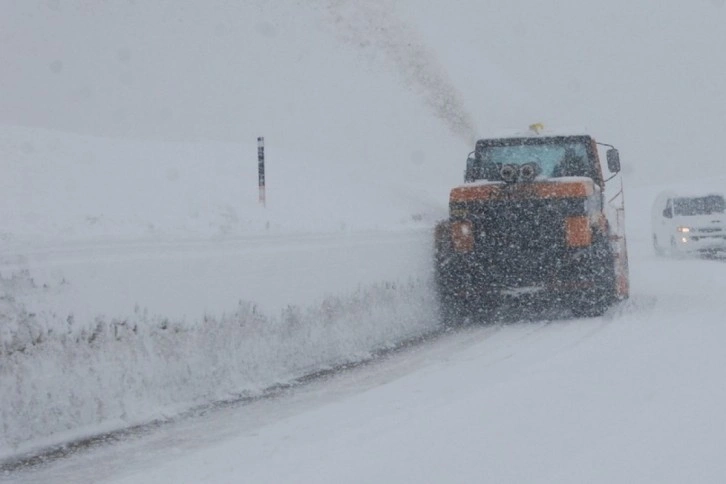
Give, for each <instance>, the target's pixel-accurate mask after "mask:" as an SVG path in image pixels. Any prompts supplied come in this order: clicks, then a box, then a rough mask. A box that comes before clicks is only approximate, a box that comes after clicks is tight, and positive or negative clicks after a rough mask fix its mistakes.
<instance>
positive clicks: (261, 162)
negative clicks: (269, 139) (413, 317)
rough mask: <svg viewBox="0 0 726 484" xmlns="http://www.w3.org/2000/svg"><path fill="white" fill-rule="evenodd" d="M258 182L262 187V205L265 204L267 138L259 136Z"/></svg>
mask: <svg viewBox="0 0 726 484" xmlns="http://www.w3.org/2000/svg"><path fill="white" fill-rule="evenodd" d="M257 184H258V186H259V188H260V205H262V206H263V207H264V206H265V204H266V202H265V138H264V136H260V137H258V138H257Z"/></svg>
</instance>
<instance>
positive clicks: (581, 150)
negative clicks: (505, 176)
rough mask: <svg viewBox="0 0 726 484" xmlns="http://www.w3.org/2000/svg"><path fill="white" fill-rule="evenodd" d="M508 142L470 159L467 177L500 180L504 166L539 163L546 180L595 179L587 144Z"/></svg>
mask: <svg viewBox="0 0 726 484" xmlns="http://www.w3.org/2000/svg"><path fill="white" fill-rule="evenodd" d="M507 141H509V142H508V143H501V144H491V145H487V146H484V147H482V148H481V149H480V151H478V152H475V153H474V155H473V156H472V157H470V158H469V159H468V160H467V178H468V179H469V180H470V181H474V180H482V179H483V180H496V179H498V178H497V177H498V172H499V169H500V168H501V167H502V165H505V164H515V165H522V164H524V163H530V162H536V163H537V164H538V165H539V168H540V175H541V176H544V177H563V176H587V177H593V170H592V163H591V162H590V161H589V160H588V151H587V145H586V143H585V142H582V141H574V140H568V141H559V142H557V143H547V142H542V143H531V142H521V143H516V142H514V141H516V140H507Z"/></svg>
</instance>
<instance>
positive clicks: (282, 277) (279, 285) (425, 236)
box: [0, 229, 432, 321]
mask: <svg viewBox="0 0 726 484" xmlns="http://www.w3.org/2000/svg"><path fill="white" fill-rule="evenodd" d="M431 244H432V242H431V237H430V230H429V229H420V230H403V231H398V232H395V231H394V232H391V231H370V232H366V233H355V234H350V233H346V232H339V233H327V234H326V233H318V234H309V235H304V234H302V235H301V234H295V235H286V236H284V237H281V236H265V235H259V236H256V237H254V236H253V237H246V238H241V237H239V238H224V239H219V240H208V239H207V240H201V239H197V240H173V241H159V240H156V241H155V240H148V241H127V242H124V241H114V240H108V241H96V242H88V241H85V242H77V243H70V242H68V243H63V244H37V245H34V244H32V243H28V242H23V243H18V244H12V243H6V244H4V246H3V247H2V248H0V270H2V271H3V272H4V273H5V274H6V275H7V274H12V273H13V272H17V271H20V270H28V271H29V272H30V273H31V275H32V277H33V280H34V281H35V283H36V284H38V285H46V286H48V288H49V289H50V290H49V291H46V292H45V294H43V299H44V300H45V302H46V303H47V305H48V307H52V308H53V310H54V311H55V312H58V313H61V314H63V313H65V314H73V315H74V317H75V319H76V320H78V321H83V320H92V319H93V318H94V317H95V316H98V315H104V314H105V315H109V316H113V317H120V316H123V315H128V314H131V313H132V312H134V308H135V307H138V309H140V310H142V311H146V312H148V313H149V314H152V315H161V316H164V317H167V318H171V319H177V320H178V319H184V318H186V319H189V320H197V319H199V318H201V317H203V316H204V315H211V316H216V315H218V314H220V313H223V312H231V311H234V310H235V308H236V306H237V303H238V302H239V301H240V300H243V301H254V302H255V304H257V305H258V306H259V308H260V310H261V311H263V312H268V313H269V312H272V313H275V312H278V311H280V310H281V309H282V308H284V307H285V306H287V305H291V304H292V305H304V304H308V303H310V302H311V301H316V300H320V299H322V298H323V297H324V296H326V295H336V294H343V293H348V292H352V291H354V290H355V289H356V288H357V287H358V286H365V285H367V284H371V283H377V282H380V281H385V280H390V281H395V280H398V279H401V278H404V279H405V278H408V277H410V276H418V275H421V270H422V268H424V269H425V270H428V263H427V261H428V258H429V256H430V248H431ZM381 254H386V256H385V257H381V256H380V255H381ZM361 261H365V262H364V263H361ZM19 297H20V298H21V299H22V298H23V296H22V295H21V296H19ZM28 297H33V295H28ZM34 302H36V301H34ZM33 306H34V307H37V305H36V304H33Z"/></svg>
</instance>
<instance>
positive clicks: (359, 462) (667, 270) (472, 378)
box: [5, 241, 726, 483]
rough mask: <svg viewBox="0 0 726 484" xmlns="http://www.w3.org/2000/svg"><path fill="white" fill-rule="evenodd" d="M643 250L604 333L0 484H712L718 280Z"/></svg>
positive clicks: (262, 406)
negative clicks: (626, 295)
mask: <svg viewBox="0 0 726 484" xmlns="http://www.w3.org/2000/svg"><path fill="white" fill-rule="evenodd" d="M642 242H643V243H639V244H634V245H633V248H632V249H631V255H632V257H631V266H632V267H631V270H632V274H633V281H632V282H633V297H632V298H631V300H630V301H628V302H627V303H625V304H623V305H622V306H620V307H618V308H615V309H613V310H612V311H610V312H609V313H608V314H607V315H606V316H604V317H602V318H594V319H559V320H553V321H548V322H510V323H503V324H499V325H494V326H474V327H470V328H465V329H463V330H461V331H457V332H454V333H447V334H444V335H443V336H441V337H439V338H437V339H435V340H433V341H429V342H426V343H423V344H421V345H419V346H415V347H411V348H408V349H406V350H404V351H401V352H396V353H393V354H391V355H389V356H387V357H386V358H383V359H382V360H379V361H376V362H373V363H372V364H370V365H365V366H363V367H359V368H356V369H353V370H350V371H347V372H343V373H340V374H337V375H335V376H332V377H330V378H326V379H323V380H320V381H316V382H314V383H312V384H310V385H307V386H304V387H298V388H296V389H294V390H290V391H287V392H284V393H283V394H281V395H278V396H277V397H275V398H273V399H268V400H261V401H256V402H253V403H250V404H246V405H241V406H233V407H227V408H222V409H219V410H216V411H213V412H210V413H209V414H206V415H203V416H199V417H196V418H193V419H190V420H186V421H182V422H178V423H175V424H170V425H167V426H163V427H162V428H159V429H157V430H154V431H152V432H151V433H150V434H148V435H143V436H138V437H135V438H130V439H128V440H125V441H123V442H121V443H120V444H114V445H112V446H108V447H103V446H102V447H100V448H96V449H93V450H90V451H87V452H82V453H80V454H79V455H76V456H73V457H70V458H67V459H63V460H60V461H57V462H54V463H51V464H49V465H48V466H47V467H39V468H35V469H32V470H30V471H28V472H14V473H12V474H11V475H8V476H5V477H7V478H9V479H10V480H11V481H18V482H107V481H110V482H129V483H130V482H134V483H145V482H149V483H151V482H154V483H157V482H189V483H192V482H380V481H382V482H472V481H482V480H483V481H487V482H559V483H561V482H625V481H628V482H659V483H662V482H686V481H690V482H722V481H723V480H724V479H726V464H724V462H723V460H722V458H721V450H720V449H722V448H723V446H724V444H726V418H724V417H723V412H722V409H723V408H724V406H725V405H726V385H724V384H723V383H722V371H723V370H722V369H723V368H724V367H726V353H724V352H723V350H722V347H723V341H724V340H726V325H724V323H723V314H726V300H724V298H723V290H722V288H723V279H724V277H726V276H724V265H723V264H722V263H721V262H719V261H700V260H669V259H659V258H656V257H654V256H653V255H651V254H650V250H649V247H648V246H647V244H646V243H644V241H642ZM691 281H699V282H697V283H694V282H691Z"/></svg>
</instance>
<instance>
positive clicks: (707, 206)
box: [673, 195, 726, 216]
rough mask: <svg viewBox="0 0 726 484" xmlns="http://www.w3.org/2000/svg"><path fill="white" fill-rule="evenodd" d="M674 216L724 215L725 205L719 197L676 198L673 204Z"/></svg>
mask: <svg viewBox="0 0 726 484" xmlns="http://www.w3.org/2000/svg"><path fill="white" fill-rule="evenodd" d="M673 208H674V209H675V212H676V215H686V216H689V215H710V214H712V213H724V208H726V203H725V202H724V198H723V197H722V196H721V195H709V196H706V197H695V198H676V199H675V200H674V202H673Z"/></svg>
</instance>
